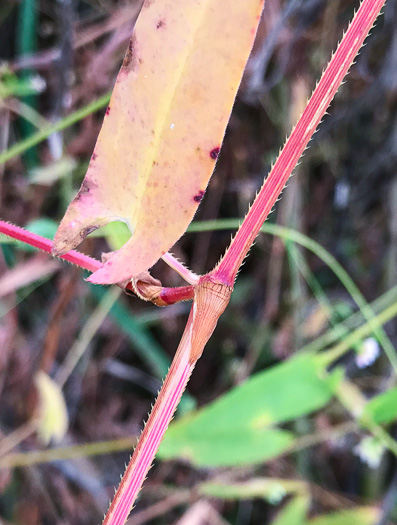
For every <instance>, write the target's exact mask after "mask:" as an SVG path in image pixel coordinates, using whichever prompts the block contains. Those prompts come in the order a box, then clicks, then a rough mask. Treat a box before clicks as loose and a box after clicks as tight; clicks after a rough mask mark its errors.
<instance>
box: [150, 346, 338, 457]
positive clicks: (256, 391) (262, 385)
mask: <svg viewBox="0 0 397 525" xmlns="http://www.w3.org/2000/svg"><path fill="white" fill-rule="evenodd" d="M321 372H323V370H322V366H321V365H320V360H319V359H318V358H317V357H316V356H314V355H309V354H307V355H300V356H297V357H294V358H292V359H290V360H289V361H287V362H284V363H281V364H279V365H277V366H274V367H272V368H271V369H269V370H265V371H264V372H261V373H259V374H256V375H255V376H253V377H252V378H251V379H249V380H248V381H246V383H244V384H243V385H240V386H238V387H237V388H234V389H233V390H232V391H231V392H229V393H228V394H226V395H224V396H223V397H221V398H220V399H218V400H217V401H215V402H214V403H212V404H210V405H209V406H207V407H205V408H204V409H202V410H200V411H198V412H196V413H195V414H191V415H190V416H189V417H186V418H182V419H181V420H179V421H177V422H175V423H173V424H172V425H171V426H170V428H169V430H168V433H167V435H166V437H165V439H164V441H163V443H162V445H161V447H160V450H159V456H160V457H161V458H163V459H170V458H175V457H183V458H185V459H188V460H189V461H191V462H192V463H193V464H195V465H202V466H226V465H242V464H253V463H256V462H262V461H265V460H269V459H271V458H274V457H276V456H278V455H279V454H281V453H282V452H284V451H285V450H286V449H287V448H288V447H289V446H290V445H291V444H292V442H293V440H294V436H293V434H291V433H289V432H286V431H281V430H277V429H274V428H271V427H272V426H274V425H275V424H276V423H280V422H285V421H289V420H291V419H295V418H297V417H300V416H302V415H304V414H308V413H310V412H312V411H314V410H317V409H319V408H321V407H322V406H324V405H325V404H326V403H328V401H329V400H330V399H331V397H332V395H333V391H334V388H335V386H336V384H337V383H339V381H340V372H339V371H337V372H336V373H333V374H331V375H325V377H324V378H321V377H320V373H321ZM323 373H324V372H323Z"/></svg>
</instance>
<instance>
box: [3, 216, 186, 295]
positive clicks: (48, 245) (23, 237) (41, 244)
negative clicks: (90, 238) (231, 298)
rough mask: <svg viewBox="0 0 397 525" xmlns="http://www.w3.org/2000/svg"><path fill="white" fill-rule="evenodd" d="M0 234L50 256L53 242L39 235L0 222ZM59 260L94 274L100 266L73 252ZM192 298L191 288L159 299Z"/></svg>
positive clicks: (174, 290) (164, 292)
mask: <svg viewBox="0 0 397 525" xmlns="http://www.w3.org/2000/svg"><path fill="white" fill-rule="evenodd" d="M1 233H3V234H4V235H7V236H8V237H11V238H12V239H15V240H17V241H21V242H24V243H25V244H29V246H33V247H34V248H37V249H39V250H42V251H44V252H46V253H49V254H51V255H52V251H51V250H52V246H53V242H52V241H51V240H50V239H46V238H45V237H41V235H37V234H36V233H32V232H30V231H28V230H24V229H23V228H20V227H19V226H15V225H14V224H10V223H9V222H5V221H2V220H0V234H1ZM59 258H60V259H64V260H65V261H69V262H71V263H73V264H75V265H77V266H80V268H82V269H83V270H88V271H90V272H95V271H96V270H98V269H99V268H101V266H102V263H100V262H99V261H97V260H96V259H93V258H92V257H89V256H88V255H84V253H81V252H78V251H75V250H72V251H70V252H68V253H65V255H60V256H59ZM188 271H189V270H188ZM126 288H127V290H130V291H132V287H131V284H130V283H129V284H128V285H127V286H126ZM193 296H194V287H193V286H180V287H177V288H163V289H162V291H161V293H160V298H161V299H162V301H163V302H164V304H165V305H171V304H175V303H177V302H179V301H187V300H191V299H193Z"/></svg>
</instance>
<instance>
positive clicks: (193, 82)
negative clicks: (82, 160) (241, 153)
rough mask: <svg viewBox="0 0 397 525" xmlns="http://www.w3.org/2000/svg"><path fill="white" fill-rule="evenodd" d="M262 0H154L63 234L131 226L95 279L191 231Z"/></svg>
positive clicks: (113, 277) (66, 237)
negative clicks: (119, 224)
mask: <svg viewBox="0 0 397 525" xmlns="http://www.w3.org/2000/svg"><path fill="white" fill-rule="evenodd" d="M263 1H264V0H233V2H230V1H229V0H146V1H145V2H144V5H143V8H142V11H141V14H140V16H139V18H138V21H137V23H136V26H135V29H134V33H133V35H132V38H131V41H130V44H129V49H128V51H127V53H126V56H125V58H124V62H123V65H122V67H121V70H120V72H119V75H118V77H117V82H116V86H115V88H114V91H113V94H112V98H111V101H110V104H109V107H108V110H107V111H106V116H105V119H104V123H103V126H102V129H101V132H100V134H99V137H98V141H97V143H96V146H95V149H94V153H93V155H92V158H91V162H90V166H89V168H88V171H87V174H86V177H85V179H84V181H83V184H82V186H81V188H80V191H79V193H78V194H77V196H76V198H75V199H74V200H73V201H72V203H71V204H70V206H69V208H68V210H67V212H66V215H65V217H64V219H63V220H62V223H61V225H60V227H59V229H58V232H57V234H56V237H55V250H54V251H55V252H56V253H57V254H62V253H65V252H67V251H69V250H71V249H72V248H74V247H76V246H77V245H78V244H79V243H80V242H81V241H82V240H83V239H84V238H85V237H86V236H87V235H88V234H89V233H90V232H91V231H93V230H95V229H96V228H98V227H100V226H103V225H104V224H106V223H108V222H111V221H123V222H125V223H126V224H127V225H128V227H129V228H130V231H131V233H132V237H131V238H130V239H129V241H128V242H127V243H126V244H125V245H124V246H123V247H122V248H121V249H120V250H118V251H116V252H114V253H113V254H112V255H111V256H110V257H109V258H108V259H107V261H106V263H105V264H104V266H103V267H102V268H101V269H100V270H98V271H96V272H95V273H94V274H93V275H92V276H91V278H90V280H91V281H92V282H96V283H104V284H105V283H115V282H119V281H122V280H124V279H128V278H131V277H132V276H135V275H137V274H139V273H141V272H143V271H146V270H147V269H148V268H150V267H151V266H153V264H154V263H155V262H156V261H157V260H158V259H159V258H160V257H161V256H162V255H164V253H165V252H167V251H168V250H169V249H170V248H171V246H172V245H173V244H174V243H175V242H176V241H177V240H178V239H179V237H180V236H181V235H182V234H183V233H184V232H185V230H186V228H187V226H188V225H189V223H190V221H191V220H192V218H193V216H194V214H195V212H196V210H197V207H198V205H199V203H200V201H201V199H202V197H203V195H204V192H205V189H206V187H207V184H208V181H209V178H210V177H211V174H212V172H213V170H214V166H215V162H216V159H217V157H218V154H219V150H220V146H221V142H222V139H223V135H224V132H225V128H226V125H227V122H228V119H229V116H230V112H231V109H232V106H233V102H234V99H235V96H236V92H237V89H238V86H239V83H240V80H241V77H242V73H243V70H244V67H245V64H246V61H247V59H248V56H249V52H250V49H251V47H252V43H253V39H254V36H255V33H256V29H257V25H258V21H259V18H260V13H261V10H262V7H263Z"/></svg>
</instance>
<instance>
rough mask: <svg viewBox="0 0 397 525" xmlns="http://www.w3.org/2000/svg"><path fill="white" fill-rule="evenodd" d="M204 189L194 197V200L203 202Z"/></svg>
mask: <svg viewBox="0 0 397 525" xmlns="http://www.w3.org/2000/svg"><path fill="white" fill-rule="evenodd" d="M204 193H205V192H204V191H203V190H200V191H199V192H198V193H197V195H195V196H194V197H193V200H194V202H201V200H202V198H203V197H204Z"/></svg>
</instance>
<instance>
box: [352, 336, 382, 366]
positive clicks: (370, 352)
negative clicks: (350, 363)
mask: <svg viewBox="0 0 397 525" xmlns="http://www.w3.org/2000/svg"><path fill="white" fill-rule="evenodd" d="M378 356H379V344H378V341H377V340H376V339H375V338H373V337H368V338H367V339H365V340H364V341H363V343H362V345H361V348H360V349H359V350H358V353H357V356H356V365H357V366H358V368H366V367H367V366H370V365H372V363H373V362H374V361H375V360H376V358H377V357H378Z"/></svg>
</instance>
